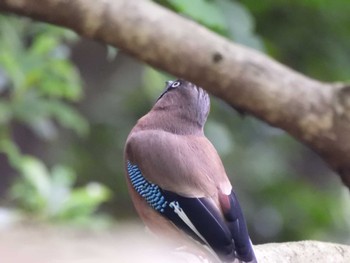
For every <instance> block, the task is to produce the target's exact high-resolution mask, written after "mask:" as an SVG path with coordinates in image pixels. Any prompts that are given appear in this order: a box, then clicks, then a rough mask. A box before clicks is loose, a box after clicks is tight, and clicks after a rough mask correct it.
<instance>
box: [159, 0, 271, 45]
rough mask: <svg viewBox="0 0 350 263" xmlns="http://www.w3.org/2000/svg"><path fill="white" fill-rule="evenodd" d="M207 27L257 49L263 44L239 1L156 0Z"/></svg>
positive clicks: (252, 19) (249, 15) (246, 11)
mask: <svg viewBox="0 0 350 263" xmlns="http://www.w3.org/2000/svg"><path fill="white" fill-rule="evenodd" d="M156 2H158V3H160V4H162V5H164V6H166V7H169V8H171V9H172V10H174V11H176V12H178V13H180V14H182V15H184V16H186V17H189V18H191V19H193V20H195V21H196V22H198V23H200V24H202V25H204V26H206V27H208V28H209V29H211V30H213V31H215V32H217V33H219V34H221V35H224V36H226V37H228V38H232V39H233V40H235V41H236V42H238V43H241V44H244V45H246V46H250V47H252V48H255V49H258V50H264V45H263V43H262V41H261V39H260V37H259V36H258V35H256V34H255V25H254V18H253V16H252V15H251V13H250V12H249V11H248V10H247V9H246V8H245V7H244V6H243V5H242V4H240V3H239V2H237V1H230V0H192V1H187V0H158V1H156Z"/></svg>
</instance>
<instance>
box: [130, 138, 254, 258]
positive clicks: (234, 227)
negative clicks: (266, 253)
mask: <svg viewBox="0 0 350 263" xmlns="http://www.w3.org/2000/svg"><path fill="white" fill-rule="evenodd" d="M164 133H165V132H159V131H141V132H137V133H134V134H132V135H131V136H130V137H129V138H128V141H127V145H126V154H125V159H126V165H127V169H126V170H127V174H128V177H129V180H130V184H131V186H132V188H133V189H134V190H135V191H136V192H137V193H138V194H139V195H140V196H141V197H142V198H143V199H144V200H145V201H146V202H147V203H148V205H149V206H151V207H153V208H154V209H155V210H156V211H157V212H159V213H160V214H161V215H162V216H164V217H165V218H167V219H169V220H170V221H171V222H173V223H174V224H175V225H176V226H177V227H178V228H180V229H182V230H183V231H185V232H186V233H187V234H189V235H190V236H192V237H193V238H194V239H196V240H197V241H199V242H201V243H203V244H206V245H208V246H209V247H210V248H211V249H212V250H213V251H215V253H216V254H217V255H218V256H219V257H220V259H221V260H223V261H232V260H233V259H234V258H236V257H237V256H238V257H239V258H241V256H244V258H247V259H249V257H251V255H252V254H251V253H252V248H251V244H250V241H249V236H248V233H247V230H246V226H245V222H244V219H243V216H242V212H241V210H240V207H239V205H238V202H237V200H236V197H235V196H234V194H233V192H232V187H231V184H230V182H229V181H228V179H227V176H226V174H225V171H224V168H223V166H222V163H221V160H220V158H219V156H218V155H217V153H216V151H215V149H214V147H213V146H212V145H211V144H210V142H209V141H208V140H207V139H206V138H205V137H196V136H193V137H184V136H178V135H172V134H169V133H168V134H164ZM237 249H238V250H237ZM247 251H248V252H247ZM242 259H243V258H242ZM245 261H246V260H245ZM247 262H248V260H247Z"/></svg>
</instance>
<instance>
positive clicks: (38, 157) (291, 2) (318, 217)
mask: <svg viewBox="0 0 350 263" xmlns="http://www.w3.org/2000/svg"><path fill="white" fill-rule="evenodd" d="M155 2H158V3H159V4H161V5H163V6H165V7H167V8H170V9H172V10H173V11H174V12H177V13H180V14H181V15H183V16H185V17H188V18H189V19H193V20H195V21H197V22H198V23H200V24H202V25H204V26H205V27H208V28H209V29H211V30H213V31H215V32H217V33H218V34H221V35H223V36H225V37H227V38H229V39H231V40H232V41H234V42H237V43H240V44H242V45H245V46H249V47H251V48H254V49H257V50H259V51H260V52H263V53H266V54H267V55H269V56H271V57H273V58H274V59H276V60H278V61H280V62H281V63H283V64H286V65H288V66H289V67H291V68H293V69H295V70H297V71H300V72H302V73H304V74H306V75H308V76H310V77H312V78H316V79H320V80H322V81H348V80H349V79H350V71H349V68H350V59H349V50H350V27H349V24H350V16H349V13H350V2H349V1H347V0H333V1H325V0H282V1H272V0H266V1H254V0H242V1H233V0H232V1H231V0H192V1H187V0H159V1H155ZM155 41H161V40H159V39H158V40H156V39H155ZM199 41H200V40H199ZM174 78H176V77H174V76H170V75H167V74H166V73H164V72H159V71H157V70H156V69H154V68H151V67H149V66H147V65H145V64H143V63H140V62H139V61H136V60H135V59H133V58H131V57H129V56H128V55H126V54H125V53H123V52H122V51H120V50H118V49H116V48H114V47H110V46H106V45H104V44H101V43H97V42H94V41H91V40H88V39H84V38H81V37H79V36H77V35H76V34H75V33H73V32H71V31H68V30H64V29H61V28H57V27H54V26H50V25H47V24H43V23H38V22H34V21H32V20H29V19H26V18H21V17H16V16H10V15H2V16H0V198H1V199H0V228H8V227H10V226H13V225H16V224H18V223H21V224H23V222H30V223H33V222H35V224H49V225H53V226H57V227H61V226H69V227H74V228H79V229H81V228H83V229H85V228H88V229H95V230H99V229H110V228H113V227H115V226H118V225H119V226H120V225H122V224H123V223H124V222H130V221H135V222H138V218H137V215H136V213H135V211H134V209H133V206H132V203H131V200H130V198H129V196H128V193H127V189H126V184H125V180H124V168H123V147H124V143H125V140H126V137H127V135H128V133H129V131H130V130H131V128H132V127H133V125H134V124H135V123H136V121H137V119H138V118H140V117H141V116H143V115H144V114H146V113H147V112H148V111H149V109H150V108H151V107H152V105H153V104H154V102H155V101H156V98H157V96H158V95H159V94H160V93H161V92H162V90H163V89H164V85H165V84H164V83H165V81H166V80H169V79H174ZM281 88H283V87H281ZM205 132H206V135H207V136H208V137H209V139H210V140H211V141H212V143H213V144H214V145H215V146H216V148H217V150H218V152H219V154H220V156H221V157H222V159H223V162H224V165H225V168H226V171H227V173H228V174H229V175H230V177H231V181H232V183H233V185H234V187H235V189H236V191H237V194H238V196H239V199H240V201H241V204H242V207H243V208H244V213H245V215H246V219H247V221H248V225H249V230H250V234H251V237H252V240H253V241H254V243H266V242H282V241H294V240H303V239H316V240H322V241H334V242H339V243H347V244H350V235H349V234H350V201H349V192H348V190H347V189H345V187H344V186H343V185H342V184H341V182H340V179H339V178H338V177H337V176H336V175H335V174H333V173H332V172H331V171H330V169H329V168H328V167H327V166H326V164H325V163H324V162H323V161H322V160H320V158H319V157H318V156H316V155H315V154H314V153H313V152H312V151H311V150H309V149H308V148H306V147H305V146H303V145H302V144H300V143H299V142H297V141H296V140H295V139H293V138H292V137H291V136H289V135H288V134H287V133H285V132H284V131H282V130H280V129H276V128H273V127H270V126H268V125H266V124H265V123H263V122H261V121H259V120H257V119H255V118H254V117H251V116H241V115H240V114H239V113H237V112H236V111H235V110H234V109H232V108H231V107H229V106H228V105H226V104H225V103H224V102H223V101H221V100H218V99H216V98H214V97H212V108H211V113H210V115H209V119H208V122H207V125H206V129H205Z"/></svg>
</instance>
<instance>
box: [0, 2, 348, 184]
mask: <svg viewBox="0 0 350 263" xmlns="http://www.w3.org/2000/svg"><path fill="white" fill-rule="evenodd" d="M0 11H5V12H12V13H16V14H19V15H25V16H28V17H32V18H35V19H38V20H41V21H46V22H49V23H53V24H56V25H61V26H64V27H66V28H70V29H72V30H74V31H76V32H77V33H79V34H81V35H83V36H86V37H89V38H92V39H96V40H99V41H101V42H104V43H107V44H111V45H114V46H116V47H118V48H120V49H122V50H123V51H125V52H127V53H129V54H130V55H132V56H134V57H136V58H137V59H139V60H142V61H144V62H146V63H148V64H150V65H152V66H154V67H157V68H159V69H161V70H164V71H167V72H169V73H171V74H173V75H176V76H178V77H182V78H185V79H187V80H190V81H192V82H194V83H196V84H198V85H201V86H202V87H203V88H205V89H206V90H208V91H209V92H210V93H212V94H213V95H215V96H218V97H220V98H222V99H223V100H225V101H226V102H227V103H229V104H230V105H232V106H233V107H235V108H237V109H240V110H243V111H246V112H248V113H250V114H252V115H254V116H256V117H258V118H260V119H262V120H264V121H265V122H267V123H269V124H271V125H273V126H276V127H280V128H282V129H284V130H285V131H287V132H289V133H290V134H291V135H293V136H294V137H295V138H297V139H299V140H300V141H302V142H304V143H305V144H307V145H308V146H309V147H311V148H312V149H313V150H314V151H316V152H317V153H318V154H319V155H320V156H321V157H322V158H323V159H324V160H325V161H326V162H327V163H328V164H329V165H330V166H331V167H332V168H333V169H334V170H335V171H336V172H338V173H339V174H340V176H341V178H342V180H343V182H344V184H345V185H347V186H348V187H350V139H349V138H350V86H347V85H345V84H340V83H338V84H337V83H335V84H331V83H321V82H319V81H317V80H313V79H310V78H308V77H306V76H303V75H301V74H299V73H297V72H295V71H293V70H291V69H289V68H287V67H285V66H283V65H281V64H279V63H278V62H276V61H274V60H272V59H270V58H268V57H267V56H265V55H263V54H261V53H259V52H256V51H254V50H252V49H249V48H246V47H243V46H240V45H237V44H234V43H232V42H230V41H228V40H227V39H225V38H223V37H220V36H218V35H216V34H214V33H212V32H211V31H209V30H207V29H206V28H204V27H202V26H199V25H198V24H196V23H194V22H192V21H189V20H187V19H185V18H183V17H181V16H179V15H176V14H175V13H173V12H171V11H169V10H167V9H165V8H162V7H161V6H158V5H157V4H155V3H153V2H150V1H148V0H99V1H97V0H75V1H67V0H35V1H32V0H1V2H0Z"/></svg>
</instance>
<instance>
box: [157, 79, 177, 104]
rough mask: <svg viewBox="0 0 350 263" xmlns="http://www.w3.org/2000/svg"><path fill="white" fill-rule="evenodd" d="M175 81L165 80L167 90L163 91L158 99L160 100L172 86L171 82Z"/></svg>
mask: <svg viewBox="0 0 350 263" xmlns="http://www.w3.org/2000/svg"><path fill="white" fill-rule="evenodd" d="M173 82H174V81H172V80H168V81H166V82H165V84H166V87H165V90H164V91H163V93H162V94H160V96H159V97H158V99H157V101H158V100H160V99H161V98H162V97H163V96H164V94H165V93H167V92H168V90H169V87H170V86H171V84H173Z"/></svg>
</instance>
